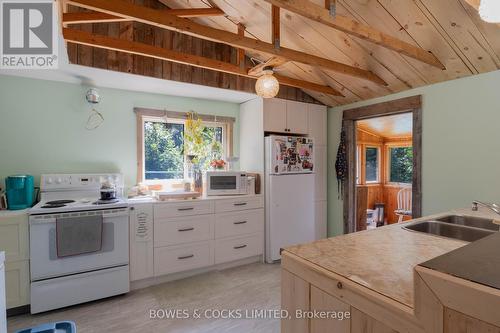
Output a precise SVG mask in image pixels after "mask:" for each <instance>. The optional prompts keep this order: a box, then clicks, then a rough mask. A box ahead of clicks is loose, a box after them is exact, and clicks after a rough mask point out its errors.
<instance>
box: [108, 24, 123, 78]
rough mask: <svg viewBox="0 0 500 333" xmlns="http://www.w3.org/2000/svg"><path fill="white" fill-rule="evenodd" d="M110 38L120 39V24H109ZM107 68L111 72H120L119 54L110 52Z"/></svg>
mask: <svg viewBox="0 0 500 333" xmlns="http://www.w3.org/2000/svg"><path fill="white" fill-rule="evenodd" d="M108 36H110V37H114V38H119V37H120V23H118V22H116V23H108ZM107 65H108V66H107V67H108V69H109V70H112V71H118V70H119V63H118V52H117V51H112V50H108V59H107Z"/></svg>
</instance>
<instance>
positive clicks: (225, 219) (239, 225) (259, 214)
mask: <svg viewBox="0 0 500 333" xmlns="http://www.w3.org/2000/svg"><path fill="white" fill-rule="evenodd" d="M257 232H264V209H252V210H247V211H239V212H231V213H220V214H217V217H216V221H215V238H225V237H232V236H239V235H245V234H253V233H257Z"/></svg>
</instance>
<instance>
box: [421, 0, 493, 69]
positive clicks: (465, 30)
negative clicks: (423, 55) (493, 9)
mask: <svg viewBox="0 0 500 333" xmlns="http://www.w3.org/2000/svg"><path fill="white" fill-rule="evenodd" d="M419 1H420V2H421V3H422V4H423V5H424V6H425V7H426V8H427V9H428V10H429V12H430V13H432V15H433V16H434V17H435V18H436V20H437V21H438V22H440V24H441V26H442V27H443V28H444V29H445V31H446V33H447V34H448V35H450V36H451V37H452V38H453V41H454V42H455V43H456V44H457V46H459V47H460V49H461V50H462V52H463V54H464V55H465V56H466V57H467V58H468V59H469V60H470V62H471V63H472V64H473V66H474V68H475V69H476V70H477V71H478V72H479V73H483V72H488V71H494V70H496V69H498V68H500V59H499V57H498V56H497V55H496V54H495V52H494V50H493V49H492V48H491V46H490V44H489V43H488V41H487V40H485V38H484V36H483V35H482V34H481V32H480V31H479V30H478V28H477V27H476V25H475V24H474V22H473V21H472V20H471V19H470V17H469V15H467V12H466V11H465V9H464V7H463V6H462V4H461V3H460V1H457V0H440V1H438V2H436V1H433V0H419Z"/></svg>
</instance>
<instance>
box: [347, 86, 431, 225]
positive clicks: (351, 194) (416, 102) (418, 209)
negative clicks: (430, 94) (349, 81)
mask: <svg viewBox="0 0 500 333" xmlns="http://www.w3.org/2000/svg"><path fill="white" fill-rule="evenodd" d="M409 112H411V113H412V114H413V133H412V140H413V182H412V192H413V193H412V196H413V198H412V200H413V203H412V217H413V218H417V217H420V216H422V96H421V95H417V96H412V97H406V98H401V99H397V100H393V101H389V102H383V103H377V104H373V105H368V106H363V107H358V108H354V109H348V110H344V112H343V120H342V125H343V128H344V130H345V134H346V145H347V147H346V148H347V163H348V171H347V184H346V190H345V191H344V195H343V200H344V233H351V232H354V231H356V230H355V229H356V163H355V162H356V142H357V140H356V121H357V120H362V119H368V118H376V117H383V116H389V115H394V114H401V113H409Z"/></svg>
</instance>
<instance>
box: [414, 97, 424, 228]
mask: <svg viewBox="0 0 500 333" xmlns="http://www.w3.org/2000/svg"><path fill="white" fill-rule="evenodd" d="M419 97H420V100H421V99H422V96H419ZM412 132H413V133H412V135H413V143H412V145H413V183H412V217H413V218H417V217H421V216H422V106H420V107H417V108H416V109H414V110H413V130H412Z"/></svg>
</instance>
